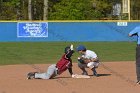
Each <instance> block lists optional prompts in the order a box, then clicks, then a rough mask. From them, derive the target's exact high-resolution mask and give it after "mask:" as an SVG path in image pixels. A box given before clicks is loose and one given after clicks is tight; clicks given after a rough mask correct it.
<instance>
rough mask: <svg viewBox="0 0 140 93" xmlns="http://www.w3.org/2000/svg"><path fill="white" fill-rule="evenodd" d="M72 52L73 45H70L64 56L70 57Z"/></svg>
mask: <svg viewBox="0 0 140 93" xmlns="http://www.w3.org/2000/svg"><path fill="white" fill-rule="evenodd" d="M73 53H74V50H73V45H71V46H70V50H69V51H68V53H67V54H66V58H68V59H69V58H71V56H72V54H73Z"/></svg>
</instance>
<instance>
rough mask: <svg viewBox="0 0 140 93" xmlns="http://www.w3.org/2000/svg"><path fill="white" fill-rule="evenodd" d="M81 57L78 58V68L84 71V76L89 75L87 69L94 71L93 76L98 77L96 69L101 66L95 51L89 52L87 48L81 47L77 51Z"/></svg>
mask: <svg viewBox="0 0 140 93" xmlns="http://www.w3.org/2000/svg"><path fill="white" fill-rule="evenodd" d="M76 50H77V51H78V52H79V54H80V55H81V56H80V57H78V66H79V68H80V69H81V70H82V71H83V73H82V75H88V73H87V71H86V70H85V68H90V69H91V70H92V71H93V76H96V77H97V76H98V74H97V71H96V68H98V66H99V59H98V57H97V54H96V53H95V52H94V51H91V50H87V49H86V47H85V46H83V45H79V46H78V47H77V49H76Z"/></svg>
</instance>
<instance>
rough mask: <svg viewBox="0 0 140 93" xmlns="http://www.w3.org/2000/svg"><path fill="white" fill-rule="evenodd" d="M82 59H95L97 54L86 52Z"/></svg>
mask: <svg viewBox="0 0 140 93" xmlns="http://www.w3.org/2000/svg"><path fill="white" fill-rule="evenodd" d="M82 57H83V58H87V59H92V58H97V54H96V53H95V52H94V51H91V50H86V53H85V54H84V55H82Z"/></svg>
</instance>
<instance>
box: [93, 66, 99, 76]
mask: <svg viewBox="0 0 140 93" xmlns="http://www.w3.org/2000/svg"><path fill="white" fill-rule="evenodd" d="M92 71H93V76H96V77H98V74H97V71H96V68H93V69H92Z"/></svg>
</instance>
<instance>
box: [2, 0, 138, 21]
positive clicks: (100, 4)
mask: <svg viewBox="0 0 140 93" xmlns="http://www.w3.org/2000/svg"><path fill="white" fill-rule="evenodd" d="M121 2H122V0H48V20H92V19H103V18H109V17H110V16H111V17H112V10H113V9H112V6H113V4H115V3H121ZM43 8H44V0H32V12H31V13H32V17H33V20H43V11H44V10H43ZM139 9H140V6H139V0H131V13H132V14H131V19H140V11H139ZM0 11H1V13H0V19H1V20H28V0H0Z"/></svg>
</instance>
